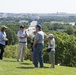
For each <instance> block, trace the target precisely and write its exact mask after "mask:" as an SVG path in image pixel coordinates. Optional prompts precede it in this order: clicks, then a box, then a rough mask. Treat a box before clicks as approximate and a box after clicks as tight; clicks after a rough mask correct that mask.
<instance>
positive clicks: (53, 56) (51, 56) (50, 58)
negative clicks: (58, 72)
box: [49, 51, 55, 63]
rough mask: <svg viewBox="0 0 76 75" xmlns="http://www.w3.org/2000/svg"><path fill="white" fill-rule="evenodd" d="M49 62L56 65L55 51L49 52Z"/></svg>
mask: <svg viewBox="0 0 76 75" xmlns="http://www.w3.org/2000/svg"><path fill="white" fill-rule="evenodd" d="M49 61H50V63H55V52H54V51H50V52H49Z"/></svg>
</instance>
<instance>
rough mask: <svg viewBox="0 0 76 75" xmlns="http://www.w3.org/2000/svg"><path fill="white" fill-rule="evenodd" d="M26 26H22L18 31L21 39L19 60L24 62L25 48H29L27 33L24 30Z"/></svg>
mask: <svg viewBox="0 0 76 75" xmlns="http://www.w3.org/2000/svg"><path fill="white" fill-rule="evenodd" d="M24 28H25V27H24V26H20V30H19V31H18V40H19V52H18V58H17V61H21V62H23V60H24V56H25V50H26V48H27V33H26V32H25V30H24Z"/></svg>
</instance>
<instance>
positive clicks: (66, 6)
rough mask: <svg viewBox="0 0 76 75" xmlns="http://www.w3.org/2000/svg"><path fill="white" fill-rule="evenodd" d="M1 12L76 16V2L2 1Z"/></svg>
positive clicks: (43, 0) (66, 0)
mask: <svg viewBox="0 0 76 75" xmlns="http://www.w3.org/2000/svg"><path fill="white" fill-rule="evenodd" d="M0 12H9V13H56V12H66V13H75V14H76V0H0Z"/></svg>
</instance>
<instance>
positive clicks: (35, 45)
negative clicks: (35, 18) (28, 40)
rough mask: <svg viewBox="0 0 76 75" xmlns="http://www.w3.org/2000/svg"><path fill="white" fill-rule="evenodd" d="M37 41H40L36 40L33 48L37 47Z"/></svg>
mask: <svg viewBox="0 0 76 75" xmlns="http://www.w3.org/2000/svg"><path fill="white" fill-rule="evenodd" d="M37 43H38V41H37V40H35V41H34V43H33V49H34V48H35V47H36V45H37Z"/></svg>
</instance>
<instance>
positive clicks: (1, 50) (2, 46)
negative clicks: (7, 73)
mask: <svg viewBox="0 0 76 75" xmlns="http://www.w3.org/2000/svg"><path fill="white" fill-rule="evenodd" d="M3 53H4V45H2V44H0V60H2V59H3Z"/></svg>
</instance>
